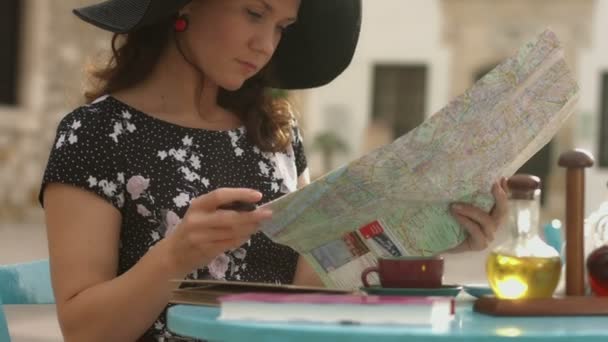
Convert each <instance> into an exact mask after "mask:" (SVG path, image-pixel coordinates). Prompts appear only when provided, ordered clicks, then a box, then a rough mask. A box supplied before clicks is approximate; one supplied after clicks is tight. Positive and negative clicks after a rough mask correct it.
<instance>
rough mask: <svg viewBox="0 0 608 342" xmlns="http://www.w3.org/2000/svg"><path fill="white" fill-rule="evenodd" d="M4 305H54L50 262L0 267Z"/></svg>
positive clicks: (1, 296) (0, 296)
mask: <svg viewBox="0 0 608 342" xmlns="http://www.w3.org/2000/svg"><path fill="white" fill-rule="evenodd" d="M0 298H2V303H4V304H54V303H55V296H54V295H53V288H52V286H51V273H50V270H49V262H48V260H38V261H33V262H28V263H21V264H11V265H1V266H0Z"/></svg>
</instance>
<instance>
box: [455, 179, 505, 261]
mask: <svg viewBox="0 0 608 342" xmlns="http://www.w3.org/2000/svg"><path fill="white" fill-rule="evenodd" d="M507 189H508V188H507V178H505V177H503V178H502V179H500V181H497V182H496V183H494V185H493V186H492V194H493V195H494V200H495V204H494V207H493V208H492V210H490V213H489V214H488V213H486V212H485V211H483V210H482V209H480V208H478V207H475V206H473V205H470V204H466V203H453V204H452V205H451V208H450V210H451V212H452V215H453V216H454V218H455V219H456V221H458V223H460V225H461V226H462V228H464V229H465V230H466V231H467V232H468V233H469V236H468V237H467V239H466V240H464V241H463V242H462V243H461V244H460V245H458V246H456V247H454V248H452V249H450V250H448V251H447V252H451V253H460V252H469V251H481V250H484V249H486V248H487V247H488V246H489V245H490V243H491V242H492V241H494V237H495V235H496V231H497V230H498V229H499V228H500V227H501V226H502V225H503V224H504V223H505V221H506V219H507V215H508V212H509V208H508V197H507V191H508V190H507Z"/></svg>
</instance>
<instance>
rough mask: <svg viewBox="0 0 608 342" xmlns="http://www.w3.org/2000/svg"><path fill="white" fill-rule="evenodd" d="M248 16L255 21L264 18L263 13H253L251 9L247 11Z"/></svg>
mask: <svg viewBox="0 0 608 342" xmlns="http://www.w3.org/2000/svg"><path fill="white" fill-rule="evenodd" d="M247 14H248V15H249V16H250V17H252V18H254V19H261V18H262V13H258V12H256V11H253V10H250V9H248V10H247Z"/></svg>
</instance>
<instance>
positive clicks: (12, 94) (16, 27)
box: [0, 0, 22, 105]
mask: <svg viewBox="0 0 608 342" xmlns="http://www.w3.org/2000/svg"><path fill="white" fill-rule="evenodd" d="M21 1H22V0H1V1H0V42H2V47H0V105H16V104H17V87H18V84H17V79H18V73H17V70H18V69H19V65H18V58H19V56H18V54H19V51H18V47H19V38H20V37H19V33H20V18H21V4H20V3H21Z"/></svg>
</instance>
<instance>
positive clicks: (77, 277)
mask: <svg viewBox="0 0 608 342" xmlns="http://www.w3.org/2000/svg"><path fill="white" fill-rule="evenodd" d="M261 198H262V194H261V193H259V192H257V191H254V190H251V189H227V188H226V189H217V190H214V191H212V192H210V193H207V194H205V195H202V196H200V197H197V198H195V199H193V200H192V201H191V202H190V207H189V208H188V210H187V211H186V214H185V215H184V217H183V219H182V221H181V223H180V224H179V225H178V227H177V228H176V229H175V230H174V231H173V233H171V235H169V236H168V237H167V238H165V239H163V240H161V241H160V242H159V243H157V244H156V245H154V247H153V248H151V249H149V250H148V252H147V253H146V254H145V255H144V256H143V257H142V258H141V259H140V260H139V261H138V262H137V264H135V266H133V267H132V268H131V269H130V270H129V271H127V272H126V273H124V274H122V275H120V276H118V277H117V276H116V275H117V265H118V249H119V248H118V246H119V241H120V238H119V237H120V226H121V215H120V213H119V212H118V211H117V210H116V209H115V208H114V207H113V206H111V205H110V204H108V203H106V202H105V201H104V200H102V199H101V198H99V197H97V196H96V195H93V194H91V193H88V192H86V191H84V190H80V189H78V188H75V187H71V186H66V185H59V184H49V185H48V186H47V188H46V191H45V193H44V203H45V212H46V221H47V229H48V239H49V254H50V261H51V277H52V281H53V289H54V292H55V299H56V301H57V310H58V316H59V322H60V325H61V329H62V331H63V334H64V336H65V339H66V340H67V341H68V342H71V341H78V342H79V341H87V342H93V341H134V340H136V339H137V338H139V337H140V336H141V335H142V334H144V332H145V331H146V330H147V329H148V328H149V327H150V326H151V325H152V324H153V323H154V321H155V320H156V318H157V317H158V315H159V314H160V313H161V312H162V310H163V309H164V308H165V306H166V305H167V303H168V301H169V296H170V294H171V290H172V289H173V285H171V283H170V282H169V280H170V279H176V278H177V279H182V278H183V277H184V276H185V275H186V274H187V273H189V272H191V271H192V270H194V269H196V268H197V267H199V266H200V265H207V264H208V263H209V262H210V261H211V260H212V259H213V258H215V257H216V256H217V255H218V254H220V253H222V252H223V251H226V250H229V249H233V248H237V247H239V246H241V245H242V244H243V243H244V242H245V241H247V240H249V239H250V238H251V235H252V234H253V233H255V232H257V230H258V226H259V223H260V222H261V221H263V220H266V219H268V218H269V217H270V216H271V214H272V212H270V211H268V210H264V209H257V210H254V211H252V212H243V213H240V212H236V211H233V210H221V209H218V208H219V207H222V206H224V205H226V204H229V203H233V202H235V201H244V202H250V203H257V202H259V201H260V200H261Z"/></svg>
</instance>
